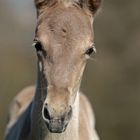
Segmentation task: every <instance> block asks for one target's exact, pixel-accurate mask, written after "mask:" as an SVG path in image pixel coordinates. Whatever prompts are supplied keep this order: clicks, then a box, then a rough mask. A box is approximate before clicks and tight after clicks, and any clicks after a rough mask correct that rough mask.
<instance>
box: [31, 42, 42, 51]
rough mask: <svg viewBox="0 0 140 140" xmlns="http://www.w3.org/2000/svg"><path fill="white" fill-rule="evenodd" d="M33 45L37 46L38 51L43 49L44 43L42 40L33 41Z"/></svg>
mask: <svg viewBox="0 0 140 140" xmlns="http://www.w3.org/2000/svg"><path fill="white" fill-rule="evenodd" d="M33 46H34V47H35V48H36V51H42V50H43V49H42V45H41V43H40V42H35V43H33Z"/></svg>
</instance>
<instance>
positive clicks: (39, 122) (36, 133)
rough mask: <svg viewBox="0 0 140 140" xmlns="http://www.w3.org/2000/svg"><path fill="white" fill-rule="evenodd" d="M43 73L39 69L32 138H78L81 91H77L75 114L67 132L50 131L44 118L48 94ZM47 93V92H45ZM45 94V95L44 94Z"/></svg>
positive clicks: (33, 106) (32, 121)
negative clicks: (44, 104) (43, 111)
mask: <svg viewBox="0 0 140 140" xmlns="http://www.w3.org/2000/svg"><path fill="white" fill-rule="evenodd" d="M42 78H43V77H42V75H40V72H39V71H38V80H37V87H36V93H35V97H34V100H33V105H32V112H31V139H33V140H38V139H40V140H66V139H67V140H72V139H75V140H78V139H79V138H78V135H79V134H78V133H79V92H78V93H77V96H76V99H75V103H74V105H73V106H72V109H73V116H72V118H71V121H70V123H69V124H68V126H67V128H66V130H65V132H63V133H60V134H56V133H50V132H49V131H48V129H47V127H46V124H45V122H44V121H43V118H42V107H43V102H44V99H45V97H44V96H46V95H45V94H47V89H46V88H45V84H47V83H46V81H45V80H44V79H42ZM44 93H45V94H44ZM43 94H44V95H43Z"/></svg>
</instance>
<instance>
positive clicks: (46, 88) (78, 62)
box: [6, 0, 101, 140]
mask: <svg viewBox="0 0 140 140" xmlns="http://www.w3.org/2000/svg"><path fill="white" fill-rule="evenodd" d="M100 3H101V0H35V5H36V8H37V27H36V34H35V39H34V43H33V46H34V47H35V48H36V52H37V57H38V61H37V67H38V74H37V75H38V76H37V84H36V86H35V87H28V88H26V89H24V90H23V91H22V92H20V93H19V94H18V95H17V96H16V97H15V99H14V101H13V103H12V105H11V110H10V115H9V116H10V120H9V123H8V125H7V130H6V140H98V136H97V134H96V131H95V122H94V116H93V113H92V109H91V106H90V104H89V102H88V100H87V98H86V97H85V96H84V95H83V94H82V93H80V92H79V87H80V83H81V79H82V75H83V71H84V68H85V65H86V61H87V59H88V58H89V57H90V55H91V54H92V53H93V52H95V47H94V36H93V19H94V15H95V13H96V11H97V9H98V8H99V6H100Z"/></svg>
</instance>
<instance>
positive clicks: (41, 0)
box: [34, 0, 51, 14]
mask: <svg viewBox="0 0 140 140" xmlns="http://www.w3.org/2000/svg"><path fill="white" fill-rule="evenodd" d="M50 1H51V0H34V2H35V6H36V9H37V14H39V12H40V11H42V10H43V9H44V7H45V6H46V5H47V4H48V3H49V2H50Z"/></svg>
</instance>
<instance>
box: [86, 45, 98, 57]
mask: <svg viewBox="0 0 140 140" xmlns="http://www.w3.org/2000/svg"><path fill="white" fill-rule="evenodd" d="M93 52H94V53H96V48H95V46H92V47H91V48H89V49H88V50H86V53H85V54H86V55H88V56H90V55H91V54H92V53H93Z"/></svg>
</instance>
